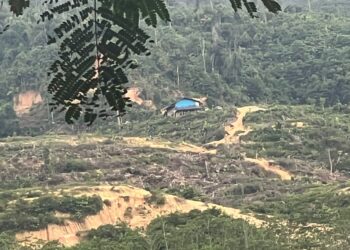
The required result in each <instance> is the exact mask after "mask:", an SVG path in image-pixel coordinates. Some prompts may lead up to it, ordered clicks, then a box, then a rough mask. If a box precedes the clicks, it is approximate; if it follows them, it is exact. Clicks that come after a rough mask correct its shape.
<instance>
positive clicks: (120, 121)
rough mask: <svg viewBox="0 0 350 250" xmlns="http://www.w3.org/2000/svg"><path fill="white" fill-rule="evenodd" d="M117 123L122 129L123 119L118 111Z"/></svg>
mask: <svg viewBox="0 0 350 250" xmlns="http://www.w3.org/2000/svg"><path fill="white" fill-rule="evenodd" d="M117 123H118V127H119V128H120V126H121V125H122V119H121V117H120V114H119V111H117Z"/></svg>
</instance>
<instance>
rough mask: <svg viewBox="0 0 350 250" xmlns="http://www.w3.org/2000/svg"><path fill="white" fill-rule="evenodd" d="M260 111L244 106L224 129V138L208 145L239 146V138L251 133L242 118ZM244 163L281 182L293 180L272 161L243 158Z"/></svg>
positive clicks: (253, 107) (290, 175)
mask: <svg viewBox="0 0 350 250" xmlns="http://www.w3.org/2000/svg"><path fill="white" fill-rule="evenodd" d="M260 110H265V109H263V108H260V107H257V106H245V107H241V108H238V109H237V117H236V120H235V121H234V122H232V123H231V124H229V125H227V126H226V127H225V134H226V135H225V137H224V138H223V139H222V140H220V141H214V142H211V143H209V145H215V146H218V145H220V144H239V143H240V137H241V136H243V135H246V134H248V133H249V132H251V131H252V129H251V128H249V127H246V126H245V125H244V123H243V119H244V117H245V116H246V115H247V114H248V113H252V112H257V111H260ZM245 161H248V162H251V163H254V164H256V165H258V166H259V167H260V168H262V169H264V170H266V171H269V172H272V173H275V174H276V175H278V176H279V177H280V178H281V180H292V178H293V175H292V174H291V173H289V172H288V171H286V170H284V169H283V168H282V167H281V166H279V165H277V164H274V163H273V162H272V161H269V160H266V159H263V158H258V159H253V158H245Z"/></svg>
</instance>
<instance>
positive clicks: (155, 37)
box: [154, 28, 158, 46]
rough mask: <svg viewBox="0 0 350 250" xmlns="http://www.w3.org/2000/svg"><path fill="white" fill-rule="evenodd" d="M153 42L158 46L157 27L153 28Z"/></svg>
mask: <svg viewBox="0 0 350 250" xmlns="http://www.w3.org/2000/svg"><path fill="white" fill-rule="evenodd" d="M154 42H155V44H156V46H158V38H157V29H156V28H155V29H154Z"/></svg>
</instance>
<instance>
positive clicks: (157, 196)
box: [145, 190, 166, 206]
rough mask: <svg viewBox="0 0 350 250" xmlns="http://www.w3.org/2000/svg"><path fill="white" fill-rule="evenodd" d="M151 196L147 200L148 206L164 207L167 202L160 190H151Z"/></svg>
mask: <svg viewBox="0 0 350 250" xmlns="http://www.w3.org/2000/svg"><path fill="white" fill-rule="evenodd" d="M150 192H151V196H148V197H146V198H145V201H146V202H147V203H148V204H153V205H156V206H163V205H164V204H165V202H166V199H165V196H164V194H162V193H161V192H160V191H158V190H151V191H150Z"/></svg>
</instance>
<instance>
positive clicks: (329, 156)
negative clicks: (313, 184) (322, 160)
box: [327, 148, 333, 174]
mask: <svg viewBox="0 0 350 250" xmlns="http://www.w3.org/2000/svg"><path fill="white" fill-rule="evenodd" d="M327 152H328V160H329V167H330V172H331V174H333V162H332V158H331V150H330V149H329V148H328V149H327Z"/></svg>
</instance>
